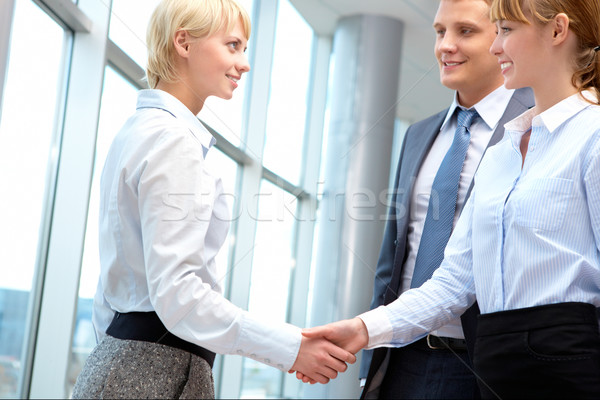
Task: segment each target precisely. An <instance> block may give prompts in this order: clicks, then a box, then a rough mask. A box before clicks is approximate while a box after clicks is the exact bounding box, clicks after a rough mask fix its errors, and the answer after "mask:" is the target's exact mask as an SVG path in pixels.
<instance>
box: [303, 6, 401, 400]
mask: <svg viewBox="0 0 600 400" xmlns="http://www.w3.org/2000/svg"><path fill="white" fill-rule="evenodd" d="M402 31H403V23H402V22H401V21H399V20H396V19H393V18H389V17H384V16H374V15H357V16H351V17H346V18H344V19H341V20H340V21H339V23H338V26H337V28H336V32H335V35H334V41H333V52H334V53H333V54H334V63H335V64H334V70H333V75H332V77H330V79H332V80H333V81H332V89H331V93H329V96H330V99H331V114H330V125H329V137H328V143H327V154H326V156H325V159H324V161H323V162H324V163H325V174H324V178H325V179H324V182H323V186H322V192H323V198H322V200H321V202H320V204H319V213H318V217H317V223H318V229H319V242H318V243H317V244H316V249H317V250H316V255H315V257H316V259H315V281H314V290H313V302H312V308H311V313H310V320H309V325H310V326H315V325H321V324H325V323H328V322H331V321H335V320H339V319H345V318H350V317H354V316H356V315H358V314H360V313H362V312H364V311H367V310H368V308H369V304H370V302H371V296H372V290H373V279H374V273H375V267H376V265H377V258H378V256H379V249H380V245H381V239H382V237H383V230H384V226H385V218H386V217H385V216H386V205H387V203H388V202H389V200H388V199H387V198H386V194H387V189H388V182H389V171H390V155H391V149H392V144H393V134H394V120H395V114H396V102H397V95H398V82H399V68H400V67H399V64H400V54H401V43H402ZM359 362H360V360H359V361H357V363H356V364H355V365H353V366H351V367H350V368H349V369H348V371H347V372H346V373H344V374H341V375H340V376H339V377H338V378H337V379H336V380H334V381H332V382H331V383H330V384H328V385H313V386H310V387H307V388H306V389H305V396H306V397H309V398H310V397H314V398H357V397H358V395H359V393H360V389H359V385H358V384H359V382H358V370H359V368H358V366H359Z"/></svg>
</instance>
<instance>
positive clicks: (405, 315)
mask: <svg viewBox="0 0 600 400" xmlns="http://www.w3.org/2000/svg"><path fill="white" fill-rule="evenodd" d="M474 198H475V194H473V195H472V196H471V197H470V198H469V200H468V202H467V205H466V206H465V210H464V211H463V213H462V215H461V217H460V219H459V222H458V224H457V226H456V229H455V231H454V233H453V234H452V236H451V237H450V241H449V242H448V246H447V247H446V252H445V258H444V261H443V263H442V265H441V266H440V268H438V269H437V270H436V271H435V273H434V274H433V276H432V278H431V279H430V280H428V281H427V282H425V283H424V284H423V285H422V286H421V287H420V288H415V289H411V290H409V291H407V292H405V293H404V294H402V296H400V297H399V298H398V299H397V300H395V301H394V302H392V303H391V304H389V305H387V306H380V307H378V308H376V309H374V310H371V311H368V312H366V313H364V314H361V315H359V316H358V318H354V319H351V320H344V321H339V322H334V323H332V324H328V325H323V326H320V327H316V328H311V329H305V330H304V331H303V334H304V335H308V336H309V337H319V336H320V337H323V338H327V339H329V340H332V341H333V342H334V343H336V344H339V345H340V346H342V347H344V348H346V349H347V350H348V351H350V352H354V351H357V350H358V349H360V348H363V347H364V348H369V349H372V348H376V347H400V346H404V345H407V344H409V343H411V342H413V341H415V340H418V339H420V338H421V337H423V336H425V335H426V334H427V333H428V332H430V331H431V330H434V329H436V328H438V327H440V326H442V325H444V324H446V323H447V322H448V321H449V320H450V319H452V318H454V317H457V316H460V315H461V314H462V313H463V312H464V310H466V309H467V308H468V307H469V306H471V305H472V304H473V303H474V302H475V287H474V286H475V285H474V279H473V270H472V255H471V254H472V253H471V221H472V216H473V201H474ZM358 321H360V323H362V324H364V328H363V326H361V325H360V324H359V322H358Z"/></svg>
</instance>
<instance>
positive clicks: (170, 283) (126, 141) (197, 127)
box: [93, 90, 301, 371]
mask: <svg viewBox="0 0 600 400" xmlns="http://www.w3.org/2000/svg"><path fill="white" fill-rule="evenodd" d="M212 144H214V138H213V137H212V136H211V135H210V133H208V131H207V130H206V128H205V127H204V126H203V125H202V123H201V122H200V121H199V120H198V118H196V116H194V115H193V114H192V112H191V111H190V110H189V109H188V108H187V107H185V106H184V105H183V104H182V103H181V102H180V101H179V100H177V99H176V98H175V97H173V96H171V95H170V94H168V93H166V92H163V91H160V90H142V91H141V92H140V93H139V95H138V103H137V110H136V112H135V114H134V115H133V116H132V117H131V118H129V120H128V121H127V122H126V123H125V125H124V126H123V128H122V129H121V131H120V132H119V133H118V135H117V136H116V138H115V140H114V142H113V143H112V146H111V148H110V151H109V153H108V156H107V159H106V164H105V166H104V170H103V173H102V178H101V183H100V192H101V199H100V265H101V271H100V279H99V282H98V291H97V293H96V297H95V299H94V312H93V322H94V325H95V328H96V332H97V335H98V338H99V340H100V339H101V338H102V337H103V336H104V335H105V331H106V328H107V327H108V325H109V324H110V322H111V320H112V318H113V315H114V311H118V312H122V313H126V312H131V311H156V313H157V314H158V316H159V317H160V319H161V320H162V322H163V324H164V325H165V327H166V328H167V329H168V330H169V331H170V332H171V333H173V334H174V335H176V336H179V337H180V338H182V339H184V340H186V341H188V342H192V343H195V344H197V345H200V346H202V347H205V348H206V349H209V350H211V351H213V352H216V353H221V354H239V355H243V356H247V357H250V358H253V359H255V360H258V361H260V362H263V363H265V364H268V365H271V366H274V367H276V368H279V369H280V370H282V371H287V370H289V369H290V368H291V367H292V365H293V363H294V362H295V360H296V356H297V354H298V350H299V348H300V342H301V332H300V329H299V328H297V327H295V326H292V325H289V324H285V323H281V324H273V323H269V322H265V321H261V320H259V319H258V318H257V317H255V316H253V315H251V314H249V313H248V312H247V311H244V310H242V309H240V308H238V307H236V306H235V305H233V304H232V303H230V302H229V301H228V300H227V299H225V298H224V297H223V296H222V294H221V288H220V286H219V279H221V277H219V276H217V275H216V272H217V270H216V266H215V256H216V255H217V252H218V251H219V249H220V248H221V246H222V245H223V242H224V241H225V238H226V236H227V231H228V229H229V220H230V216H229V213H228V208H227V205H226V201H225V198H224V196H223V188H222V184H221V179H220V178H219V177H218V176H217V175H216V174H214V173H213V172H211V171H210V166H209V165H207V164H206V162H205V160H204V157H205V156H206V153H207V152H208V151H209V148H210V147H211V146H212ZM113 310H114V311H113Z"/></svg>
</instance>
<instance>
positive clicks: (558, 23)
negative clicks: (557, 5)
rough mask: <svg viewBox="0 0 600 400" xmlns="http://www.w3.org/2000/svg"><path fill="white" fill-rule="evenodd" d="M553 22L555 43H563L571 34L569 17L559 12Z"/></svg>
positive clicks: (553, 39)
mask: <svg viewBox="0 0 600 400" xmlns="http://www.w3.org/2000/svg"><path fill="white" fill-rule="evenodd" d="M551 24H552V41H553V43H554V44H561V43H563V42H564V41H565V40H566V39H567V36H568V34H569V17H568V16H567V14H565V13H560V14H557V15H556V16H555V17H554V21H552V22H551Z"/></svg>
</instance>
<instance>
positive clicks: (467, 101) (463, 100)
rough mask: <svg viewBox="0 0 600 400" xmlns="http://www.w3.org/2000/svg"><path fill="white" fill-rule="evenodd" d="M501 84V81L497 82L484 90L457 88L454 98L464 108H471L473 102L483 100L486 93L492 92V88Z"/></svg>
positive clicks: (494, 88) (496, 87)
mask: <svg viewBox="0 0 600 400" xmlns="http://www.w3.org/2000/svg"><path fill="white" fill-rule="evenodd" d="M501 85H502V82H500V83H498V84H497V85H495V86H493V87H488V88H486V89H485V90H473V91H466V90H457V91H456V100H457V101H458V104H460V105H461V106H463V107H465V108H471V107H473V106H474V105H475V104H477V103H479V102H480V101H481V100H483V99H484V98H485V97H486V96H487V95H488V94H490V93H492V92H493V91H494V90H496V89H498V88H499V87H500V86H501Z"/></svg>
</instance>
